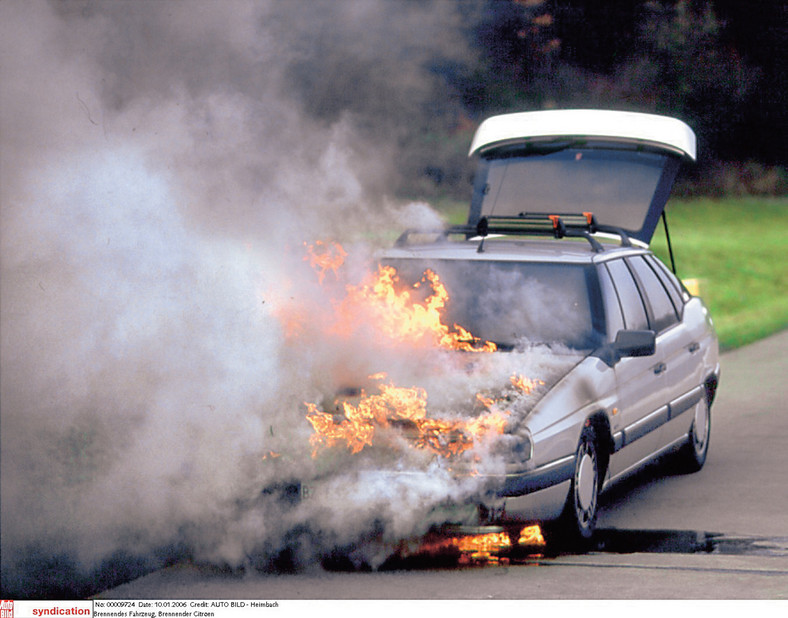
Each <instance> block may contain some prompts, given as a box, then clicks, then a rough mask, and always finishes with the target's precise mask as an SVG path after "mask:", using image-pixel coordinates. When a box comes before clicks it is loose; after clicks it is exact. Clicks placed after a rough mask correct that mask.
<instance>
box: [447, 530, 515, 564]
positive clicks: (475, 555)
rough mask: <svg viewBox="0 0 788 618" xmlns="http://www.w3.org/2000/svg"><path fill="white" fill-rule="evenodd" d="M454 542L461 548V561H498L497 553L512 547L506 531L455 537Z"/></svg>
mask: <svg viewBox="0 0 788 618" xmlns="http://www.w3.org/2000/svg"><path fill="white" fill-rule="evenodd" d="M452 542H453V544H454V545H455V546H456V547H457V549H459V550H460V552H461V554H462V557H461V558H460V562H461V563H462V562H469V561H484V562H491V563H496V564H497V563H498V562H499V561H500V558H499V557H498V556H497V555H496V554H497V553H499V552H501V551H506V550H508V549H510V548H511V546H512V541H511V539H510V538H509V535H508V534H507V533H506V532H489V533H487V534H476V535H472V536H461V537H459V538H455V539H453V541H452Z"/></svg>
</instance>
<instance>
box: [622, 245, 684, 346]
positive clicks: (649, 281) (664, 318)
mask: <svg viewBox="0 0 788 618" xmlns="http://www.w3.org/2000/svg"><path fill="white" fill-rule="evenodd" d="M626 262H627V264H628V265H629V266H630V268H631V269H632V272H633V273H634V275H635V278H636V279H637V281H638V283H639V284H640V287H641V289H642V290H643V296H644V300H645V304H646V310H647V312H648V317H649V323H650V324H651V328H652V329H653V330H655V331H657V332H660V331H663V330H665V329H666V328H670V327H671V326H673V325H674V324H675V323H676V322H678V319H679V318H678V314H677V313H676V308H675V307H674V306H673V301H672V300H671V299H670V296H668V291H667V290H666V289H665V286H664V285H663V283H662V281H661V280H660V278H659V277H657V274H656V273H655V272H654V269H653V268H652V267H651V266H649V265H648V263H647V262H646V260H645V259H644V258H643V257H642V256H638V257H633V258H626Z"/></svg>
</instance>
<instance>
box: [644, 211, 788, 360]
mask: <svg viewBox="0 0 788 618" xmlns="http://www.w3.org/2000/svg"><path fill="white" fill-rule="evenodd" d="M668 224H669V226H670V237H671V241H672V244H673V253H674V255H675V258H676V270H677V271H678V275H679V277H681V278H682V279H688V278H693V279H697V280H699V282H700V293H701V296H702V297H703V299H704V301H705V302H706V304H707V305H708V307H709V310H710V311H711V315H712V317H713V318H714V324H715V326H716V328H717V334H718V335H719V338H720V345H721V346H722V347H723V348H726V349H730V348H735V347H738V346H741V345H744V344H746V343H750V342H752V341H755V340H757V339H760V338H762V337H765V336H767V335H770V334H772V333H775V332H777V331H780V330H782V329H784V328H786V327H788V268H786V248H788V243H787V242H786V234H788V199H765V198H728V199H719V200H711V199H695V200H674V201H671V202H670V203H669V204H668ZM651 244H652V249H653V250H654V253H656V254H657V255H658V256H659V257H660V258H661V259H662V260H663V261H664V262H665V263H666V264H669V263H670V262H669V257H668V250H667V243H666V241H665V234H664V230H663V228H662V226H661V225H660V226H659V228H658V230H657V233H655V235H654V239H653V241H652V243H651Z"/></svg>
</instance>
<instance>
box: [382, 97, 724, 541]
mask: <svg viewBox="0 0 788 618" xmlns="http://www.w3.org/2000/svg"><path fill="white" fill-rule="evenodd" d="M695 148H696V146H695V135H694V133H693V132H692V130H691V129H690V128H689V127H688V126H687V125H686V124H684V123H683V122H681V121H679V120H677V119H673V118H668V117H663V116H656V115H650V114H640V113H629V112H616V111H602V110H554V111H553V110H551V111H540V112H525V113H516V114H507V115H502V116H496V117H493V118H490V119H488V120H486V121H485V122H483V123H482V124H481V125H480V127H479V129H478V131H477V133H476V135H475V137H474V139H473V142H472V146H471V151H470V155H471V156H472V157H474V158H476V159H477V165H478V171H477V174H476V176H475V181H474V193H473V199H472V202H471V206H470V212H469V216H468V221H467V224H465V225H461V226H454V227H450V228H448V229H444V230H433V231H429V230H428V231H425V230H415V229H414V230H408V231H406V232H405V233H404V234H403V235H402V236H401V237H400V239H399V240H398V241H397V243H396V245H395V246H394V247H393V248H391V249H389V250H387V251H385V252H384V254H383V255H382V258H381V261H382V262H383V263H385V264H389V265H392V266H393V267H395V268H396V269H397V272H398V273H399V274H400V276H401V277H402V278H403V279H407V278H408V276H409V274H408V273H412V277H413V278H418V277H419V276H420V275H421V274H422V273H423V272H424V271H425V270H427V269H429V270H431V271H434V272H436V273H438V275H439V276H440V278H441V280H442V281H443V282H445V285H446V287H447V289H449V290H450V292H451V295H452V297H451V298H452V301H451V305H450V307H449V311H450V316H449V317H450V319H451V321H452V322H456V323H457V324H461V325H462V326H463V327H464V328H466V329H468V331H470V332H471V333H473V335H474V336H477V337H479V338H481V339H483V340H485V341H491V342H495V344H496V346H497V350H498V352H496V354H497V353H506V352H510V351H515V350H517V349H518V346H521V345H522V342H524V341H526V342H528V344H529V345H533V344H539V343H547V344H550V345H552V346H553V347H555V348H556V349H558V348H559V347H560V349H561V350H563V353H564V354H565V355H568V356H569V357H571V358H572V359H573V360H572V362H570V363H568V365H566V366H565V369H564V370H562V371H561V372H560V375H557V376H554V378H553V379H551V380H550V381H549V383H548V384H546V385H545V386H543V387H542V388H540V389H537V391H538V393H537V394H535V395H534V396H533V399H532V403H531V405H530V406H529V409H528V411H527V413H525V414H524V415H522V417H521V418H519V420H518V422H517V424H516V426H514V427H509V428H508V429H507V432H508V433H509V434H511V436H510V437H511V440H510V441H509V442H507V444H509V445H510V450H509V451H508V455H507V457H508V461H507V462H506V466H505V470H504V471H503V472H500V473H490V474H489V478H488V479H487V480H488V481H489V482H488V484H487V487H488V488H490V490H489V491H488V492H487V493H485V494H484V495H483V496H480V497H479V500H478V505H477V506H478V510H477V511H476V513H477V514H476V516H475V517H476V521H475V522H471V523H473V524H475V525H476V526H480V527H483V526H485V525H493V524H495V523H496V522H499V521H501V519H502V518H506V519H510V520H515V521H521V522H539V523H541V524H543V528H544V529H545V530H546V531H547V535H548V542H550V538H553V539H557V540H558V539H560V540H561V541H564V542H566V541H572V542H573V543H577V544H582V543H584V542H587V541H588V540H589V539H590V538H591V537H592V535H593V532H594V528H595V524H596V519H597V508H598V498H599V494H600V492H601V491H603V490H604V489H605V488H606V487H608V486H609V485H610V484H611V483H613V482H615V481H617V480H619V479H621V478H623V477H624V476H625V475H627V474H629V473H631V472H633V471H634V470H637V469H638V468H639V467H640V466H642V465H643V464H645V463H646V462H648V461H650V460H652V459H654V458H656V457H658V456H660V455H663V454H667V453H668V452H672V453H671V456H673V457H676V458H678V459H679V460H680V461H681V463H682V465H683V466H684V468H685V470H687V471H696V470H699V469H700V468H701V467H702V466H703V465H704V462H705V460H706V454H707V451H708V448H709V435H710V427H711V416H710V408H711V404H712V402H713V400H714V394H715V390H716V388H717V384H718V380H719V373H720V367H719V361H718V344H717V339H716V335H715V332H714V329H713V325H712V321H711V319H710V316H709V313H708V311H707V309H706V307H705V306H704V305H703V303H702V301H701V299H700V298H698V297H696V296H693V295H692V294H690V293H689V292H688V290H687V289H686V288H685V286H684V285H683V284H682V282H681V281H680V280H679V279H678V278H677V277H676V275H675V274H674V272H673V271H674V268H675V267H672V268H668V267H666V265H665V264H663V263H662V262H661V261H660V260H659V259H657V258H656V257H655V256H654V254H653V253H652V252H651V251H650V250H649V248H648V245H649V243H650V241H651V239H652V236H653V234H654V231H655V229H656V228H657V226H658V225H659V224H660V219H661V218H663V219H664V208H665V203H666V201H667V199H668V195H669V193H670V190H671V187H672V185H673V181H674V179H675V177H676V174H677V172H678V170H679V167H680V165H681V164H682V162H684V161H692V160H694V158H695ZM664 224H665V232H666V233H667V222H666V221H665V222H664ZM668 240H669V236H668ZM671 261H672V251H671ZM522 290H527V291H528V295H523V294H521V293H520V292H521V291H522ZM534 295H538V296H539V300H540V310H539V311H536V310H532V309H531V308H530V305H529V298H532V297H533V296H534ZM482 474H484V472H482ZM451 519H452V518H451V515H447V520H448V521H451ZM456 523H458V524H459V523H465V524H468V523H469V522H468V520H460V519H458V520H457V521H456ZM551 535H552V537H551Z"/></svg>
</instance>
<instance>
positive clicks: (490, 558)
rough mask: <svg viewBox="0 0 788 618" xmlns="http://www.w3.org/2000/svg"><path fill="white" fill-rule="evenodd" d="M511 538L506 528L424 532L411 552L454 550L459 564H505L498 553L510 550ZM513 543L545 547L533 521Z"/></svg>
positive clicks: (506, 558)
mask: <svg viewBox="0 0 788 618" xmlns="http://www.w3.org/2000/svg"><path fill="white" fill-rule="evenodd" d="M512 538H513V537H512V536H511V535H510V534H509V532H507V531H502V532H487V533H482V534H475V535H457V536H454V535H452V536H448V537H446V536H437V537H435V536H429V535H428V536H427V537H425V538H424V539H422V541H421V543H419V545H418V546H417V548H416V549H415V554H416V555H418V554H432V555H435V554H441V553H444V552H447V551H452V550H454V551H457V552H459V554H460V556H459V563H460V564H461V565H469V564H479V565H485V564H493V565H498V564H503V565H505V564H509V561H510V559H509V557H508V556H501V555H499V554H508V553H509V552H510V551H511V550H512V549H513V543H512ZM517 545H518V546H520V547H523V548H533V549H536V548H541V547H545V545H546V543H545V540H544V537H543V536H542V530H541V528H540V526H539V525H538V524H533V525H529V526H525V527H524V528H522V529H521V530H520V532H519V535H518V538H517ZM537 551H538V550H537ZM409 553H412V552H409ZM532 555H538V554H532Z"/></svg>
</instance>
